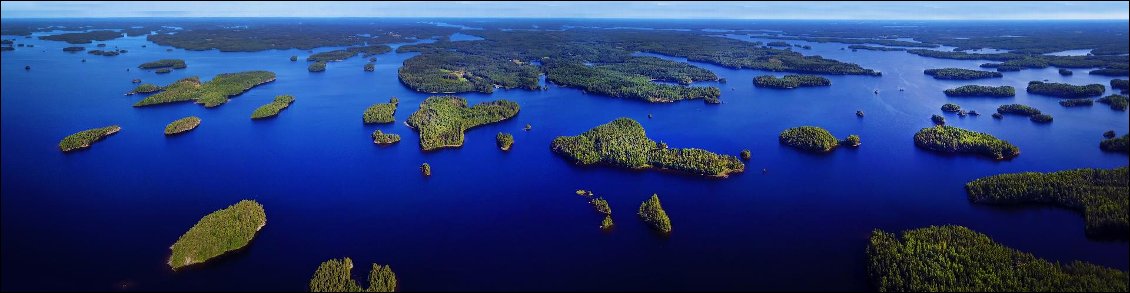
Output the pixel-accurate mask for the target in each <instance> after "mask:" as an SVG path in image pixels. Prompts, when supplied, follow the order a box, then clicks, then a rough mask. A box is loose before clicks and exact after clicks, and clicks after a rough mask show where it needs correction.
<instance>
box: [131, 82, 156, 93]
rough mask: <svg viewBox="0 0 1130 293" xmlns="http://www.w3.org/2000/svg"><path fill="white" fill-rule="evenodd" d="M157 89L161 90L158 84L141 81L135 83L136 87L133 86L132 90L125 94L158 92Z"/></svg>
mask: <svg viewBox="0 0 1130 293" xmlns="http://www.w3.org/2000/svg"><path fill="white" fill-rule="evenodd" d="M158 91H161V86H158V85H155V84H152V83H143V84H139V85H137V87H135V88H133V90H132V91H130V92H129V93H126V95H133V94H148V93H153V92H158Z"/></svg>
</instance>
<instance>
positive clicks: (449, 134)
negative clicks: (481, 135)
mask: <svg viewBox="0 0 1130 293" xmlns="http://www.w3.org/2000/svg"><path fill="white" fill-rule="evenodd" d="M516 115H518V103H515V102H512V101H508V100H498V101H490V102H483V103H479V104H477V105H475V106H473V107H467V100H466V99H463V98H461V97H456V96H432V97H428V98H427V99H425V100H424V102H423V103H421V104H420V109H419V110H416V112H415V113H412V115H411V116H408V126H409V127H412V128H413V129H415V130H416V131H417V132H419V133H420V148H421V149H423V150H425V151H430V150H435V149H440V148H445V147H458V146H462V145H463V132H464V131H466V130H467V129H471V128H473V127H476V126H480V125H485V124H490V123H495V122H499V121H503V120H506V119H510V118H513V117H514V116H516Z"/></svg>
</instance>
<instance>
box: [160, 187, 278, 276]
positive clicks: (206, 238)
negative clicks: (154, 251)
mask: <svg viewBox="0 0 1130 293" xmlns="http://www.w3.org/2000/svg"><path fill="white" fill-rule="evenodd" d="M266 225H267V214H266V213H265V212H264V210H263V205H261V204H259V203H258V202H255V201H254V200H241V201H239V202H238V203H236V204H233V205H231V206H228V207H227V208H224V209H221V210H218V211H215V212H212V213H210V214H208V215H205V216H204V217H203V218H201V219H200V221H199V222H196V224H195V225H193V226H192V228H190V229H188V232H185V233H184V235H181V237H180V239H177V242H176V243H173V246H172V247H170V249H171V250H172V255H171V256H169V261H168V265H169V266H170V267H172V268H173V269H174V270H175V269H178V268H180V267H184V266H188V265H192V264H197V263H202V262H205V261H207V260H209V259H212V258H214V257H217V256H220V255H222V254H224V253H227V252H229V251H233V250H236V249H240V248H243V247H244V246H247V244H249V243H251V239H252V238H254V237H255V234H256V233H257V232H259V230H260V229H262V228H263V226H266Z"/></svg>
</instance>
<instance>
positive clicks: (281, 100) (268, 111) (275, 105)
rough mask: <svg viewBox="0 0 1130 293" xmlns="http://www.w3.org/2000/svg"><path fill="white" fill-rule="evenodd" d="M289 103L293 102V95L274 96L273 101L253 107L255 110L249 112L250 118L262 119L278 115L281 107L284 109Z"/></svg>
mask: <svg viewBox="0 0 1130 293" xmlns="http://www.w3.org/2000/svg"><path fill="white" fill-rule="evenodd" d="M291 103H294V96H291V95H278V96H275V100H274V101H271V102H270V103H267V104H266V105H262V106H259V108H256V109H255V112H251V119H263V118H269V117H275V116H278V115H279V112H280V111H282V110H283V109H286V108H287V107H290V104H291Z"/></svg>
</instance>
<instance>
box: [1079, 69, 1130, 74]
mask: <svg viewBox="0 0 1130 293" xmlns="http://www.w3.org/2000/svg"><path fill="white" fill-rule="evenodd" d="M1087 74H1090V75H1104V76H1127V75H1130V70H1127V69H1125V68H1103V69H1095V70H1091V71H1090V72H1087Z"/></svg>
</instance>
